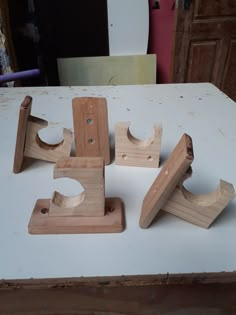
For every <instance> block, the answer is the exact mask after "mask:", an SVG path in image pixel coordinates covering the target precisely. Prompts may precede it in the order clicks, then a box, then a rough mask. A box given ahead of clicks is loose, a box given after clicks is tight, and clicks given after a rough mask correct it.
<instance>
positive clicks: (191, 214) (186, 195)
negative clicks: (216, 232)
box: [162, 180, 235, 228]
mask: <svg viewBox="0 0 236 315" xmlns="http://www.w3.org/2000/svg"><path fill="white" fill-rule="evenodd" d="M234 197H235V191H234V187H233V185H232V184H230V183H228V182H226V181H224V180H220V184H219V186H218V188H217V189H216V190H215V191H213V192H212V193H210V194H206V195H193V194H192V193H191V192H190V191H188V190H187V189H185V188H184V187H183V186H182V185H180V186H178V187H176V188H175V190H174V192H173V194H172V195H171V196H170V198H169V199H168V201H167V202H166V203H165V204H164V205H163V206H162V210H165V211H166V212H168V213H171V214H174V215H176V216H177V217H179V218H181V219H184V220H186V221H188V222H191V223H193V224H196V225H198V226H201V227H203V228H208V227H209V226H210V225H211V224H212V223H213V222H214V221H215V219H216V218H217V217H218V216H219V215H220V213H221V212H222V211H223V210H224V208H225V207H226V206H227V205H228V204H229V203H230V201H231V200H232V199H233V198H234Z"/></svg>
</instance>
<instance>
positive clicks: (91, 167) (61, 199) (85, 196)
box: [49, 157, 105, 216]
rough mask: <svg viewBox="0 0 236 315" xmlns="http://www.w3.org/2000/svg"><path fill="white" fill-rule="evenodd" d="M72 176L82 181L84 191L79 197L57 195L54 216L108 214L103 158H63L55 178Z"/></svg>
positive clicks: (51, 209) (53, 210)
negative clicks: (106, 211) (106, 212)
mask: <svg viewBox="0 0 236 315" xmlns="http://www.w3.org/2000/svg"><path fill="white" fill-rule="evenodd" d="M62 177H68V178H71V179H74V180H77V181H78V182H80V184H81V185H82V186H83V188H84V191H83V192H82V193H81V194H79V195H78V196H72V197H69V196H64V195H62V194H60V193H59V192H55V193H54V194H53V197H52V200H51V203H50V212H49V214H50V215H51V216H74V215H75V216H76V215H80V216H104V213H105V184H104V160H103V158H99V157H97V158H76V157H69V158H62V159H60V160H59V161H58V162H57V163H56V165H55V168H54V178H62Z"/></svg>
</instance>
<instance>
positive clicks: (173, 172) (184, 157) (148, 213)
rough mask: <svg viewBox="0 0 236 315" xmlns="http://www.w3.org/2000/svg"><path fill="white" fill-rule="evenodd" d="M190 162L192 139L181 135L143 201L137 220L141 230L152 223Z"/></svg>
mask: <svg viewBox="0 0 236 315" xmlns="http://www.w3.org/2000/svg"><path fill="white" fill-rule="evenodd" d="M192 161H193V146H192V139H191V137H190V136H189V135H187V134H183V136H182V137H181V139H180V141H179V143H178V144H177V145H176V147H175V149H174V150H173V152H172V153H171V155H170V157H169V158H168V160H167V161H166V162H165V164H164V166H163V168H162V169H161V171H160V173H159V175H158V176H157V178H156V179H155V181H154V182H153V184H152V185H151V187H150V189H149V191H148V192H147V194H146V196H145V198H144V200H143V205H142V210H141V215H140V220H139V225H140V227H141V228H147V227H148V226H149V225H150V224H151V223H152V221H153V220H154V218H155V217H156V215H157V213H158V212H159V211H160V210H161V209H162V208H163V206H164V204H165V203H166V202H167V200H168V199H169V198H170V196H171V194H172V193H173V191H174V190H175V187H176V186H177V185H178V184H179V183H180V181H181V180H183V178H184V177H185V174H186V172H187V170H189V167H190V166H191V164H192ZM188 176H189V174H188Z"/></svg>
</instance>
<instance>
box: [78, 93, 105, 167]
mask: <svg viewBox="0 0 236 315" xmlns="http://www.w3.org/2000/svg"><path fill="white" fill-rule="evenodd" d="M72 108H73V120H74V136H75V149H76V156H80V157H103V158H104V160H105V164H106V165H107V164H109V163H110V146H109V129H108V113H107V102H106V99H105V98H102V97H77V98H74V99H73V101H72Z"/></svg>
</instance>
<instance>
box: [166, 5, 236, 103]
mask: <svg viewBox="0 0 236 315" xmlns="http://www.w3.org/2000/svg"><path fill="white" fill-rule="evenodd" d="M172 80H173V82H212V83H214V84H215V85H216V86H217V87H219V88H220V89H221V90H222V91H223V92H225V93H226V94H228V95H229V96H230V97H231V98H232V99H234V100H236V1H235V0H207V1H204V0H192V1H191V0H179V5H178V8H177V9H176V19H175V40H174V50H173V70H172Z"/></svg>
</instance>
